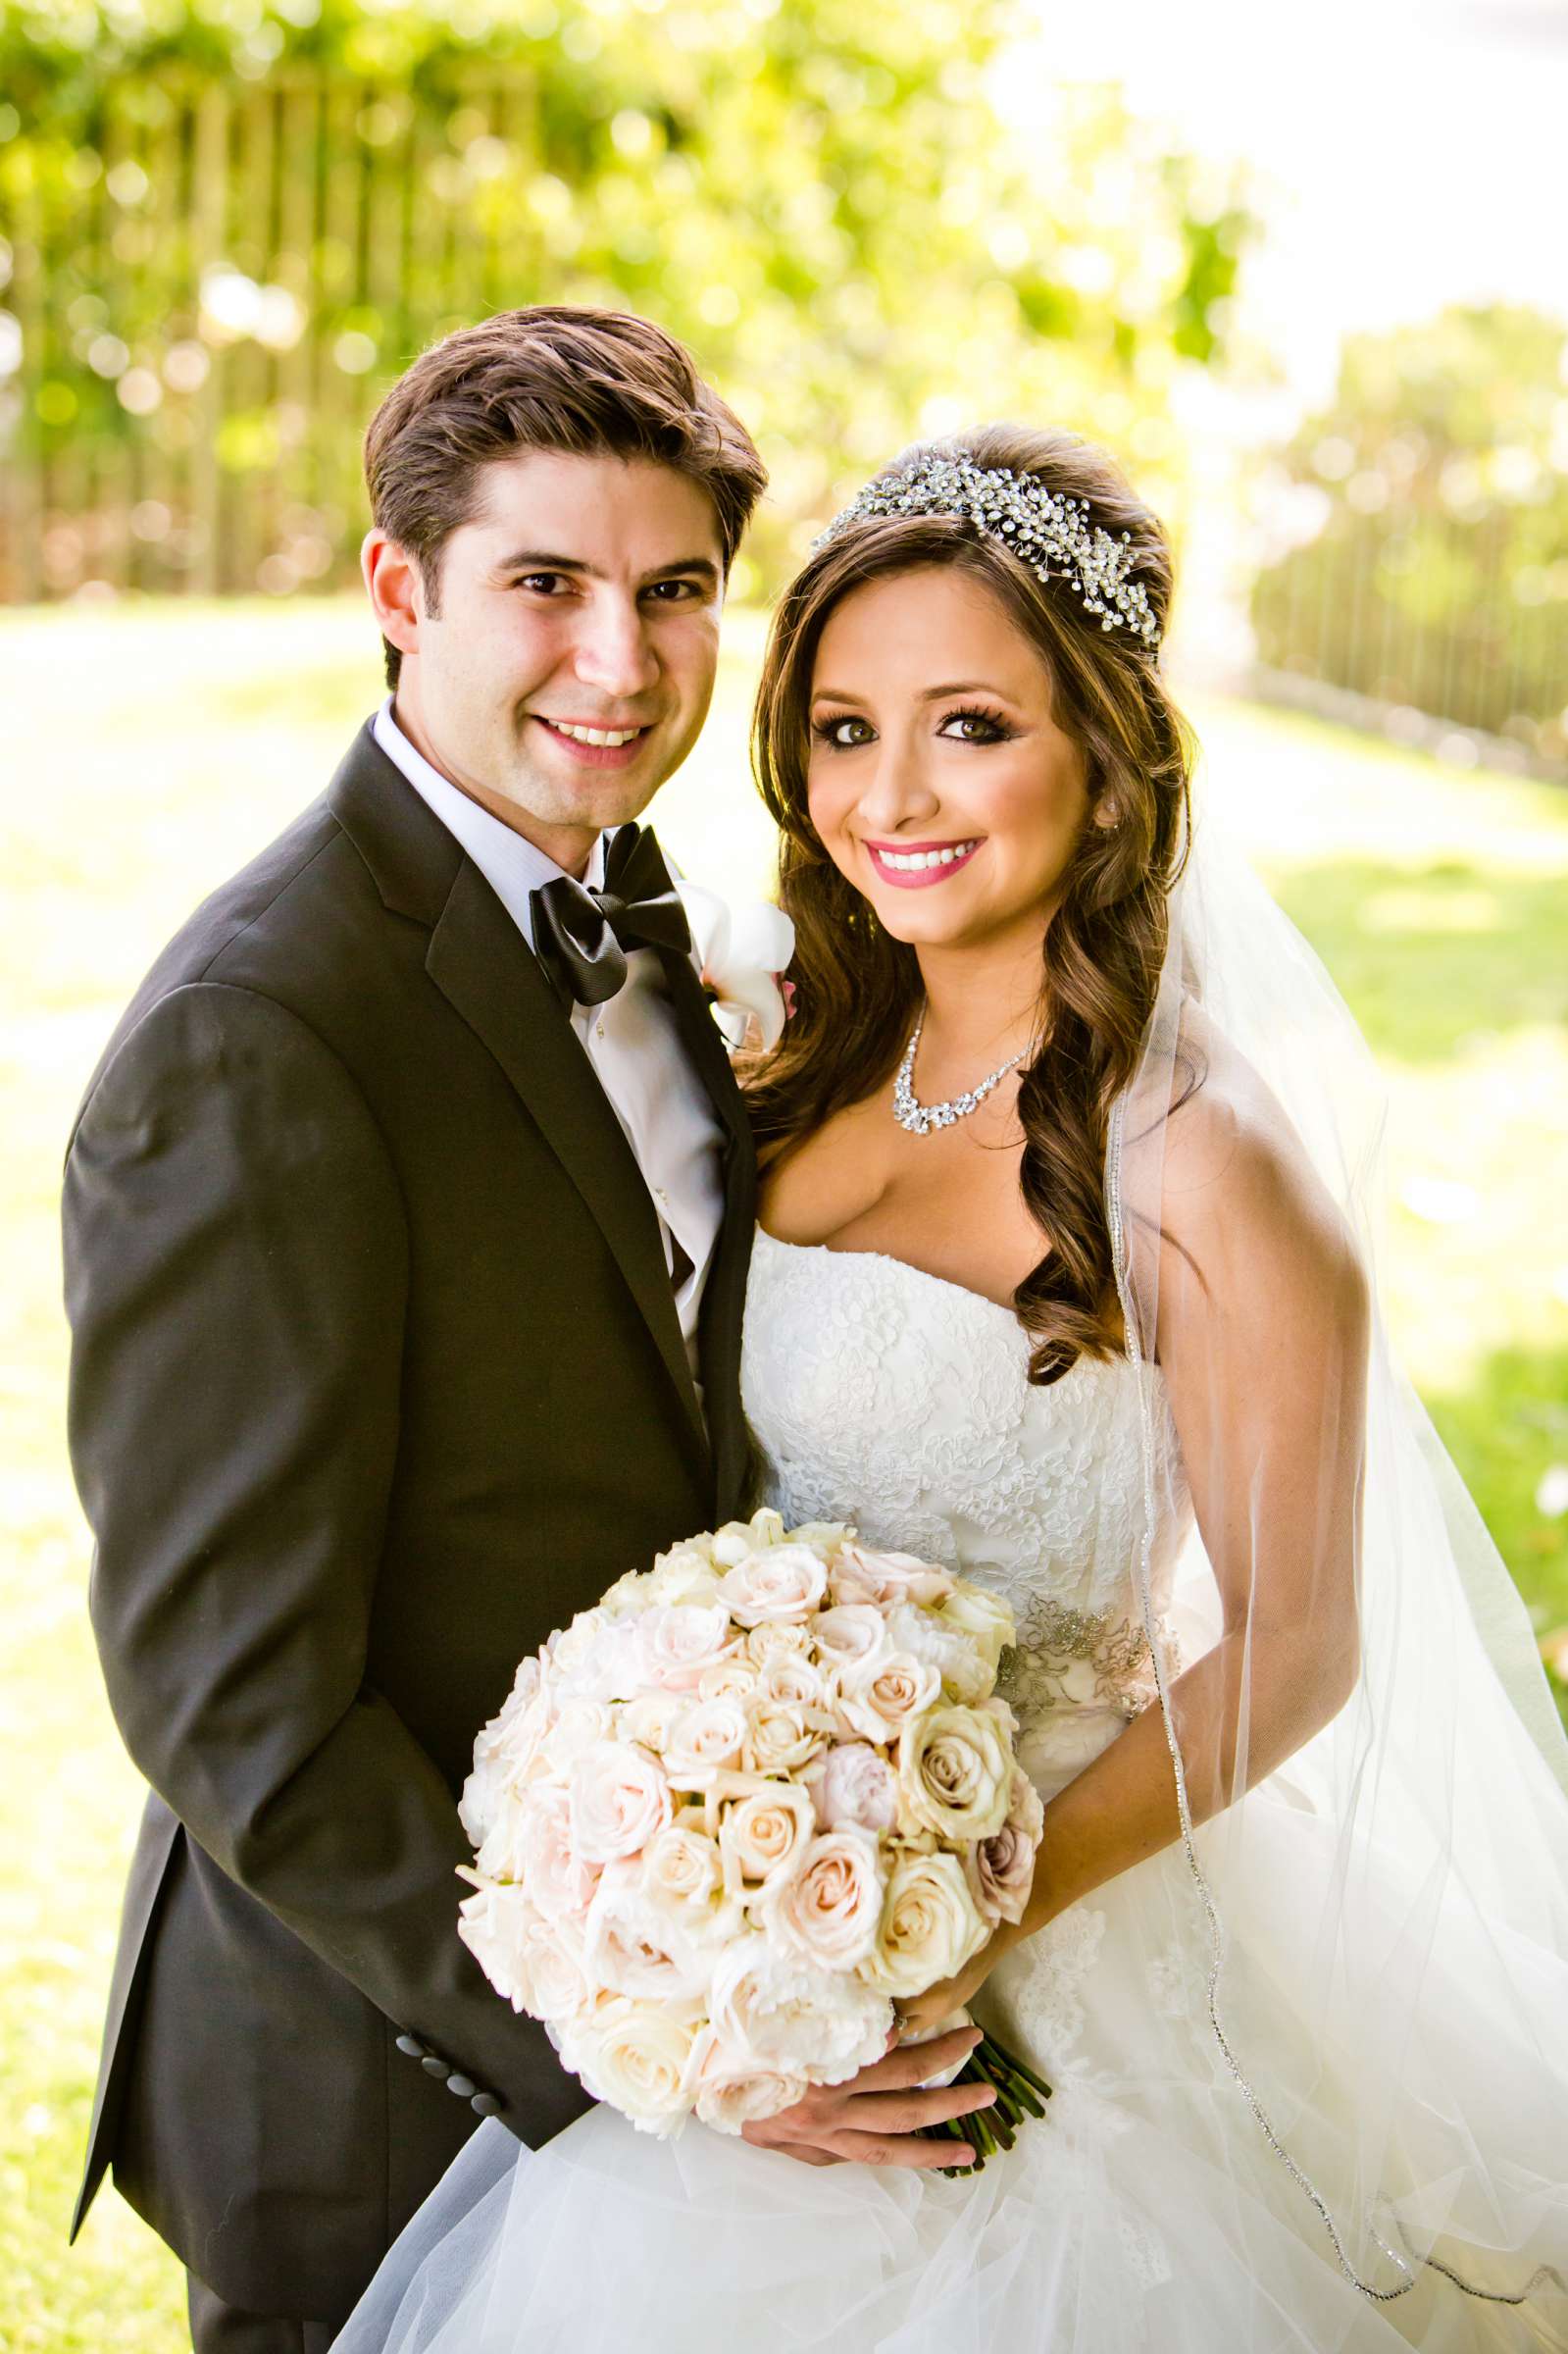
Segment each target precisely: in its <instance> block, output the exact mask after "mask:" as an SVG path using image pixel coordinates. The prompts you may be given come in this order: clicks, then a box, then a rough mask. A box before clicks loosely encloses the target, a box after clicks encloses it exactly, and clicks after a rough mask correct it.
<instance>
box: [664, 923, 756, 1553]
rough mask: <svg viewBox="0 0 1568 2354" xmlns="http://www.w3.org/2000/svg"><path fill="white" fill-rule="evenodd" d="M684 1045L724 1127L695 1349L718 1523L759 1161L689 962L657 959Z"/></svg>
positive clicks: (733, 1434) (733, 1467) (737, 1479)
mask: <svg viewBox="0 0 1568 2354" xmlns="http://www.w3.org/2000/svg"><path fill="white" fill-rule="evenodd" d="M661 960H662V962H663V965H664V970H665V979H666V982H667V985H668V988H669V992H670V1001H671V1003H672V1005H673V1006H674V1008H675V1014H676V1020H677V1022H678V1024H679V1027H680V1031H681V1040H682V1044H683V1046H684V1048H685V1049H686V1052H687V1054H688V1055H689V1056H690V1058H691V1062H692V1065H693V1067H694V1069H695V1070H696V1073H697V1075H698V1077H699V1078H700V1079H701V1081H702V1083H703V1086H704V1087H705V1088H706V1089H707V1091H708V1094H709V1096H710V1097H711V1098H712V1100H713V1105H714V1109H715V1110H716V1111H717V1113H718V1115H719V1117H720V1119H721V1120H722V1122H723V1123H724V1130H725V1140H724V1222H723V1224H722V1226H721V1227H720V1229H719V1240H718V1243H717V1245H716V1246H715V1250H714V1257H713V1264H712V1266H711V1267H710V1268H709V1270H708V1280H707V1283H706V1285H705V1287H704V1289H703V1295H702V1317H701V1325H700V1329H699V1332H698V1348H699V1352H700V1356H701V1360H702V1385H703V1396H704V1398H705V1400H706V1402H707V1408H708V1428H709V1433H710V1436H711V1438H712V1443H713V1452H714V1458H715V1463H714V1467H715V1474H716V1480H717V1486H718V1514H719V1517H720V1518H721V1519H725V1518H728V1517H731V1516H733V1514H734V1513H735V1512H737V1511H738V1510H739V1508H740V1503H741V1498H742V1491H743V1489H744V1486H745V1479H746V1468H747V1461H748V1455H749V1440H748V1437H747V1433H746V1425H745V1418H744V1416H743V1414H742V1412H741V1408H740V1332H741V1319H742V1316H743V1314H744V1310H745V1301H746V1276H747V1273H748V1270H749V1268H750V1265H751V1246H752V1241H753V1237H754V1235H755V1231H756V1219H757V1161H756V1152H755V1151H754V1148H753V1146H752V1141H751V1123H750V1121H749V1120H748V1119H747V1117H746V1107H745V1100H744V1099H743V1097H742V1096H741V1093H740V1090H739V1088H738V1087H737V1086H736V1085H735V1079H734V1073H733V1070H732V1069H731V1067H730V1056H729V1052H728V1049H726V1047H725V1043H724V1041H723V1039H722V1038H721V1037H720V1035H719V1028H718V1024H717V1023H716V1022H715V1021H714V1018H713V1014H712V1011H711V1010H710V1008H709V1005H708V1001H707V998H706V997H705V996H704V994H703V989H702V984H701V982H700V981H699V980H698V978H697V976H696V973H695V971H694V969H693V967H692V964H691V961H690V958H689V957H686V956H682V955H678V954H675V953H674V952H667V953H664V954H663V955H662V959H661Z"/></svg>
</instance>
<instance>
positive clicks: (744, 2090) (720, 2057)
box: [688, 2027, 809, 2133]
mask: <svg viewBox="0 0 1568 2354" xmlns="http://www.w3.org/2000/svg"><path fill="white" fill-rule="evenodd" d="M808 2088H809V2079H808V2078H807V2077H806V2076H805V2075H802V2074H790V2073H788V2072H787V2071H784V2070H780V2069H770V2068H758V2067H757V2066H756V2064H755V2062H751V2061H747V2060H746V2059H745V2058H744V2057H743V2055H741V2054H740V2053H738V2052H735V2051H733V2050H732V2049H731V2047H730V2046H729V2045H728V2044H727V2043H726V2042H725V2041H724V2040H723V2038H722V2037H721V2036H718V2035H715V2034H714V2032H713V2029H712V2028H711V2027H709V2028H708V2029H707V2030H706V2032H705V2034H704V2036H703V2037H702V2038H701V2039H700V2041H699V2044H698V2050H697V2055H696V2063H695V2066H694V2068H693V2070H692V2073H691V2075H690V2077H689V2079H688V2089H689V2090H690V2091H691V2092H692V2093H693V2094H694V2096H695V2104H696V2114H697V2116H698V2118H699V2119H700V2120H701V2122H702V2124H705V2125H709V2126H711V2127H712V2128H713V2130H714V2132H715V2133H738V2132H739V2131H740V2128H741V2126H742V2125H749V2124H753V2123H754V2122H755V2121H756V2120H757V2119H759V2118H764V2117H777V2116H778V2115H779V2113H780V2111H781V2110H782V2109H792V2108H793V2107H794V2105H795V2103H796V2101H800V2100H804V2098H805V2096H806V2092H807V2090H808Z"/></svg>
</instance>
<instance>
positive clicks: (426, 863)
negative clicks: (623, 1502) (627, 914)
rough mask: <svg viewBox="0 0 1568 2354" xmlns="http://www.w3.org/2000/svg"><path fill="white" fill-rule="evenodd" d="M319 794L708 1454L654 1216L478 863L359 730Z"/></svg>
mask: <svg viewBox="0 0 1568 2354" xmlns="http://www.w3.org/2000/svg"><path fill="white" fill-rule="evenodd" d="M329 799H330V803H331V806H332V809H333V812H334V814H335V815H336V817H337V819H338V822H339V823H340V824H341V825H342V827H343V829H344V831H345V832H346V833H347V834H348V835H349V837H350V839H351V840H352V841H353V843H354V844H355V846H356V848H357V849H358V850H359V852H360V854H361V856H362V857H363V858H364V859H365V861H366V864H367V865H368V866H369V867H370V869H371V872H372V873H373V874H374V875H375V877H376V880H377V884H378V886H379V890H380V893H381V896H382V898H383V900H384V901H385V903H386V905H387V906H388V907H390V908H392V909H394V910H395V911H396V912H397V913H398V914H401V915H406V916H412V917H413V918H414V919H415V920H416V921H418V922H421V923H424V924H427V925H429V926H430V947H429V949H428V951H427V954H426V960H425V964H426V971H427V972H428V973H429V975H430V979H431V981H432V982H433V983H434V984H435V987H436V988H437V989H439V990H440V992H441V993H442V995H443V996H444V997H445V998H446V999H447V1001H448V1003H449V1004H450V1005H451V1006H452V1007H453V1009H454V1010H455V1011H456V1012H457V1013H459V1014H460V1015H461V1016H462V1018H463V1020H464V1021H465V1022H467V1024H468V1026H469V1028H470V1029H471V1030H472V1031H474V1033H475V1034H476V1036H477V1037H478V1038H480V1039H481V1041H482V1043H483V1045H484V1046H485V1047H486V1048H487V1049H489V1051H490V1053H491V1054H492V1055H493V1056H494V1058H495V1060H496V1062H497V1063H498V1064H499V1065H500V1067H501V1069H502V1070H503V1071H504V1072H505V1074H506V1077H507V1078H508V1080H509V1081H510V1082H511V1084H512V1086H513V1088H514V1089H515V1090H516V1092H517V1094H518V1095H519V1097H520V1098H521V1099H522V1100H523V1102H524V1103H525V1104H526V1105H527V1107H528V1110H529V1111H530V1113H531V1116H532V1118H533V1120H534V1122H535V1123H536V1125H537V1126H538V1128H539V1130H540V1132H541V1134H542V1135H543V1136H544V1138H545V1141H546V1142H547V1143H548V1145H549V1146H550V1149H551V1151H553V1152H554V1153H555V1156H556V1158H557V1159H558V1160H559V1161H560V1163H561V1165H562V1167H563V1168H564V1169H565V1171H566V1173H567V1175H568V1176H569V1177H570V1178H571V1180H572V1182H573V1184H574V1185H575V1186H576V1187H577V1189H578V1192H579V1193H580V1194H581V1195H582V1200H583V1202H584V1203H586V1205H587V1207H588V1209H589V1211H590V1212H591V1214H592V1216H593V1218H594V1220H595V1222H596V1223H597V1225H598V1227H599V1229H600V1232H601V1233H602V1234H603V1236H604V1238H605V1241H606V1242H607V1243H608V1244H609V1247H610V1249H611V1251H612V1252H613V1253H614V1254H615V1258H616V1263H617V1264H618V1266H619V1267H620V1269H621V1272H622V1274H623V1275H624V1277H625V1278H626V1282H627V1285H628V1288H629V1289H630V1291H631V1293H632V1298H633V1299H634V1301H635V1302H636V1304H637V1306H638V1308H639V1309H640V1310H641V1312H642V1315H643V1317H644V1319H645V1321H646V1323H647V1325H648V1329H649V1331H650V1332H651V1334H652V1336H653V1339H654V1342H655V1344H656V1346H657V1348H658V1351H659V1354H660V1356H661V1357H662V1358H663V1359H664V1363H665V1366H666V1369H667V1371H668V1372H669V1375H670V1378H671V1380H672V1381H673V1382H674V1384H675V1386H676V1389H677V1391H678V1393H679V1395H680V1398H681V1403H682V1406H683V1409H684V1412H685V1416H686V1420H687V1422H688V1424H689V1427H690V1431H691V1435H692V1437H693V1439H694V1441H695V1442H696V1444H697V1446H698V1447H699V1449H700V1450H701V1452H702V1455H703V1457H704V1458H706V1455H707V1451H708V1439H707V1433H706V1431H705V1429H704V1426H703V1418H702V1409H701V1407H700V1406H699V1405H698V1403H697V1394H696V1389H695V1386H694V1384H693V1382H692V1379H691V1366H690V1362H689V1360H688V1358H687V1356H686V1348H685V1342H684V1340H683V1337H682V1332H681V1319H680V1316H679V1315H678V1313H677V1311H676V1305H675V1295H674V1293H673V1291H672V1290H671V1287H670V1274H669V1269H668V1266H667V1265H666V1262H665V1255H664V1249H663V1245H662V1243H661V1241H660V1236H659V1221H658V1215H657V1212H656V1211H655V1209H654V1206H653V1203H652V1201H651V1199H650V1198H649V1194H648V1189H647V1185H646V1183H645V1182H644V1180H643V1176H642V1172H641V1170H640V1169H639V1168H638V1167H637V1163H636V1158H635V1155H634V1154H633V1152H632V1148H631V1146H630V1145H629V1144H628V1142H627V1139H626V1132H625V1130H624V1129H623V1128H622V1126H621V1123H620V1121H619V1120H618V1119H617V1118H616V1116H615V1112H614V1110H613V1109H612V1107H611V1104H610V1101H609V1099H608V1098H607V1097H606V1095H605V1093H604V1090H603V1088H602V1087H601V1086H600V1085H599V1082H598V1080H597V1078H596V1077H595V1075H594V1071H593V1066H592V1064H591V1063H590V1062H589V1060H588V1058H587V1055H586V1053H585V1052H584V1051H583V1049H582V1044H581V1042H580V1040H579V1039H578V1036H577V1033H576V1031H575V1030H574V1029H573V1028H572V1025H571V1023H570V1022H569V1021H568V1019H567V1018H566V1016H565V1014H564V1013H563V1012H562V1010H561V1007H560V1004H559V1003H558V1001H557V999H556V998H555V995H554V993H553V991H552V990H551V988H550V985H549V983H548V982H547V981H546V979H545V977H544V972H543V968H542V967H541V965H540V964H539V962H538V959H537V958H536V957H535V956H534V954H533V953H532V951H531V948H530V947H529V946H528V943H527V942H526V941H525V940H524V938H523V936H522V934H521V933H520V932H519V931H518V928H517V926H516V924H515V923H514V922H513V921H512V918H511V917H510V916H509V915H508V913H507V911H506V909H505V908H504V907H503V906H502V904H501V902H500V900H499V899H498V898H497V897H496V896H495V894H494V892H493V891H492V890H491V889H490V886H489V885H488V883H486V882H485V880H484V878H483V876H482V875H481V873H480V871H479V869H478V867H477V866H475V865H474V864H473V862H472V860H470V859H469V858H468V857H467V856H466V855H465V853H464V852H463V850H462V848H461V846H460V845H459V844H458V843H457V842H455V841H454V840H453V838H452V836H451V835H450V834H449V833H448V832H447V830H446V828H445V827H444V826H443V825H442V824H441V822H440V820H439V818H437V817H436V816H435V815H434V813H433V811H431V810H430V809H429V808H427V807H426V805H425V803H424V802H423V801H422V800H421V798H420V796H419V794H418V793H416V792H415V791H414V789H413V787H412V786H411V785H410V784H409V783H408V782H407V780H406V779H405V778H403V777H402V776H400V775H399V773H398V771H397V769H396V767H395V766H394V765H393V763H392V762H391V761H390V760H388V759H387V757H386V755H385V753H384V752H383V751H382V750H381V748H380V746H379V744H378V743H377V742H376V741H375V738H374V737H373V736H372V734H371V733H370V730H369V727H367V728H366V729H365V730H364V732H363V733H362V734H361V735H360V736H359V738H358V739H357V740H356V742H355V743H354V745H353V746H352V748H351V749H350V751H349V754H348V756H347V758H346V759H345V760H344V762H343V765H342V767H341V768H340V769H339V770H338V773H337V776H336V777H335V778H334V780H333V782H332V786H331V788H330V793H329ZM699 994H700V993H699ZM710 1026H711V1025H710ZM725 1076H726V1077H727V1078H728V1076H729V1074H728V1071H727V1072H726V1074H725ZM731 1085H732V1092H733V1081H732V1083H731ZM522 1239H523V1238H520V1242H521V1240H522Z"/></svg>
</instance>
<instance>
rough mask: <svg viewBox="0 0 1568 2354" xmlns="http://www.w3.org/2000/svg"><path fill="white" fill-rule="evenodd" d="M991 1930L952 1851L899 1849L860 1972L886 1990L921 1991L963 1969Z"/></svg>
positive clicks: (897, 1992) (899, 1993) (906, 1993)
mask: <svg viewBox="0 0 1568 2354" xmlns="http://www.w3.org/2000/svg"><path fill="white" fill-rule="evenodd" d="M989 1934H990V1930H989V1928H988V1926H987V1925H986V1920H985V1919H984V1917H983V1915H982V1914H981V1912H980V1909H979V1907H978V1906H977V1905H976V1903H975V1900H974V1898H973V1896H971V1894H970V1892H969V1885H968V1882H967V1881H966V1880H965V1877H964V1868H963V1866H962V1865H961V1864H960V1863H959V1861H958V1858H957V1857H956V1856H949V1855H944V1854H941V1853H937V1854H936V1855H932V1856H920V1855H905V1854H900V1855H898V1856H897V1857H896V1859H895V1861H894V1862H893V1865H892V1868H891V1869H890V1871H889V1872H888V1875H887V1893H886V1896H885V1898H884V1900H883V1908H882V1919H881V1921H880V1923H879V1924H878V1931H877V1944H876V1948H875V1950H874V1952H873V1953H872V1954H871V1955H870V1957H869V1958H868V1959H867V1960H866V1961H865V1962H863V1963H862V1964H861V1966H860V1969H861V1975H862V1976H863V1977H864V1978H865V1979H866V1980H867V1982H868V1983H869V1984H870V1985H873V1986H876V1987H878V1988H879V1989H880V1990H882V1991H883V1992H884V1993H886V1994H890V1995H893V1996H897V1997H908V1996H910V1995H916V1994H924V1993H925V1991H926V1989H927V1987H928V1986H935V1985H936V1982H937V1980H938V1979H940V1978H950V1977H951V1976H952V1975H953V1973H954V1972H955V1971H956V1970H962V1969H963V1967H964V1964H965V1963H966V1962H967V1961H968V1960H969V1959H970V1956H971V1955H972V1954H977V1953H979V1951H980V1949H981V1947H982V1946H983V1945H984V1944H985V1942H986V1938H987V1937H988V1936H989Z"/></svg>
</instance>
